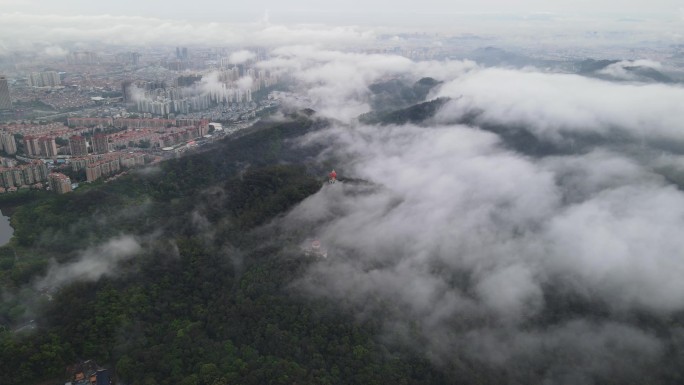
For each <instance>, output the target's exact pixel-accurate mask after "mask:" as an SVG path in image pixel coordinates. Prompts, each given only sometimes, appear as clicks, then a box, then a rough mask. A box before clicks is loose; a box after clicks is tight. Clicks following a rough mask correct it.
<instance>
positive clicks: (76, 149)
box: [69, 134, 109, 156]
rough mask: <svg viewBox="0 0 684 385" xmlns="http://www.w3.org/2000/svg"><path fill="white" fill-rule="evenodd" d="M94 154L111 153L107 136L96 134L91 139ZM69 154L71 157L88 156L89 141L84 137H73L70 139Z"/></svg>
mask: <svg viewBox="0 0 684 385" xmlns="http://www.w3.org/2000/svg"><path fill="white" fill-rule="evenodd" d="M91 144H92V148H93V153H95V154H106V153H108V152H109V137H108V135H106V134H95V135H93V136H92V138H91ZM69 152H70V153H71V156H85V155H88V141H87V140H86V138H85V137H84V136H81V135H72V136H71V137H69Z"/></svg>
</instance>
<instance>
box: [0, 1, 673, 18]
mask: <svg viewBox="0 0 684 385" xmlns="http://www.w3.org/2000/svg"><path fill="white" fill-rule="evenodd" d="M683 7H684V2H683V1H681V0H656V1H635V0H630V1H618V0H574V1H568V0H563V1H553V2H550V1H543V0H519V1H509V0H482V1H464V0H455V1H454V0H423V1H420V2H417V1H413V0H411V1H409V0H393V1H387V0H346V1H325V2H323V1H318V0H288V1H276V0H254V1H240V2H237V1H230V2H217V1H214V0H195V1H179V0H169V1H167V0H146V1H138V0H120V1H116V2H97V1H86V0H63V1H50V0H0V8H1V9H2V11H3V13H5V12H29V13H41V14H44V13H53V14H112V15H126V16H133V15H137V16H145V17H162V18H173V19H177V18H179V19H201V18H204V19H207V20H211V21H224V20H225V21H239V19H241V18H245V17H247V18H249V17H257V16H258V15H262V14H264V12H265V11H266V10H268V11H269V13H270V15H271V17H273V18H277V19H280V20H275V21H276V22H287V21H296V22H316V21H319V20H321V18H324V19H327V20H325V21H339V22H363V21H366V20H365V19H364V18H363V17H362V15H367V14H368V13H373V14H375V15H380V16H382V15H385V16H388V15H392V17H393V18H397V17H399V18H400V19H402V20H406V21H410V20H411V18H415V17H416V15H417V14H445V13H450V14H458V13H509V14H511V13H515V14H529V13H544V12H550V13H559V14H578V13H580V14H594V15H596V14H599V13H602V14H619V15H629V14H631V15H633V16H639V17H643V16H646V15H657V16H659V17H668V16H669V17H672V18H680V19H681V17H682V8H683Z"/></svg>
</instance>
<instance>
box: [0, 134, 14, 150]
mask: <svg viewBox="0 0 684 385" xmlns="http://www.w3.org/2000/svg"><path fill="white" fill-rule="evenodd" d="M0 150H2V151H4V152H5V153H6V154H7V155H14V154H16V153H17V141H16V139H15V138H14V135H12V134H11V133H9V132H5V131H0Z"/></svg>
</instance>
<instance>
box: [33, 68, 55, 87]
mask: <svg viewBox="0 0 684 385" xmlns="http://www.w3.org/2000/svg"><path fill="white" fill-rule="evenodd" d="M61 84H62V79H61V78H60V77H59V74H58V73H57V72H56V71H46V72H33V73H31V74H29V76H28V85H29V86H31V87H55V86H58V85H61Z"/></svg>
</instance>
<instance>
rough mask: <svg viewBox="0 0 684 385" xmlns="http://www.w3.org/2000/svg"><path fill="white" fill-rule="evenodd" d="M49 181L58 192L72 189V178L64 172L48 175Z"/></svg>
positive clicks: (52, 188)
mask: <svg viewBox="0 0 684 385" xmlns="http://www.w3.org/2000/svg"><path fill="white" fill-rule="evenodd" d="M48 182H49V183H50V189H51V190H52V191H54V192H56V193H57V194H64V193H68V192H70V191H72V188H71V179H69V177H68V176H66V175H64V174H62V173H59V172H53V173H50V175H48Z"/></svg>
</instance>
